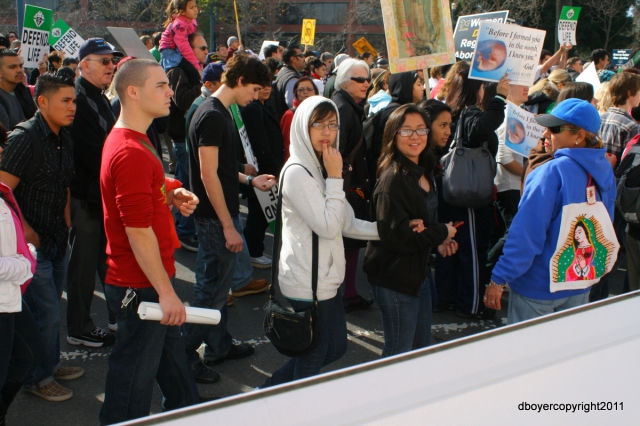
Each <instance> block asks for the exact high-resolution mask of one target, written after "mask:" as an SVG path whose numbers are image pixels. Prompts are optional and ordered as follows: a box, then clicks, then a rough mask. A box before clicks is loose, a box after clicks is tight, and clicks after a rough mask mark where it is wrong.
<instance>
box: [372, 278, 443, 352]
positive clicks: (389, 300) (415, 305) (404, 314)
mask: <svg viewBox="0 0 640 426" xmlns="http://www.w3.org/2000/svg"><path fill="white" fill-rule="evenodd" d="M432 280H433V279H432V278H431V271H429V275H428V276H427V277H426V278H425V279H424V282H423V283H422V286H421V287H420V293H419V295H418V297H415V296H410V295H408V294H404V293H400V292H397V291H394V290H390V289H388V288H385V287H380V286H376V285H373V284H371V291H372V293H373V298H374V299H375V300H376V303H377V304H378V306H379V307H380V313H381V314H382V328H383V329H384V350H383V351H382V358H385V357H388V356H393V355H397V354H401V353H404V352H409V351H411V350H414V349H420V348H426V347H427V346H429V343H431V308H432V294H431V292H432V282H433V281H432Z"/></svg>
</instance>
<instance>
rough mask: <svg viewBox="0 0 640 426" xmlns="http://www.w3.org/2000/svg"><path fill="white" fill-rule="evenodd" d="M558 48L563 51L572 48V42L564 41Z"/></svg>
mask: <svg viewBox="0 0 640 426" xmlns="http://www.w3.org/2000/svg"><path fill="white" fill-rule="evenodd" d="M560 49H562V50H563V51H564V52H568V51H570V50H571V49H573V44H571V43H565V44H563V45H562V46H560Z"/></svg>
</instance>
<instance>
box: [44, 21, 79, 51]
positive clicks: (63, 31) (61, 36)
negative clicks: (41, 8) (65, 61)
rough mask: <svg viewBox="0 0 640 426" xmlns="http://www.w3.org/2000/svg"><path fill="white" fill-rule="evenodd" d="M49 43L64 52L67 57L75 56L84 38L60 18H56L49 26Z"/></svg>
mask: <svg viewBox="0 0 640 426" xmlns="http://www.w3.org/2000/svg"><path fill="white" fill-rule="evenodd" d="M49 43H50V44H51V45H52V46H53V48H54V49H55V50H57V51H63V52H65V53H66V57H67V58H77V57H78V52H79V50H80V46H82V43H84V39H83V38H82V37H80V35H79V34H78V33H77V32H76V31H75V30H74V29H73V28H71V27H70V26H69V24H67V23H66V22H64V21H63V20H62V19H58V20H57V21H56V23H55V24H53V27H52V28H51V37H50V38H49Z"/></svg>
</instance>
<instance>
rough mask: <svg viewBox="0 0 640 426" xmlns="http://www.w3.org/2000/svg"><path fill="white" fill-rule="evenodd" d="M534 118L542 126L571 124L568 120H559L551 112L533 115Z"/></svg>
mask: <svg viewBox="0 0 640 426" xmlns="http://www.w3.org/2000/svg"><path fill="white" fill-rule="evenodd" d="M535 120H536V123H538V124H539V125H541V126H544V127H556V126H563V125H565V124H572V123H569V122H568V121H565V120H561V119H559V118H558V117H556V116H555V115H552V114H544V115H539V116H537V117H535Z"/></svg>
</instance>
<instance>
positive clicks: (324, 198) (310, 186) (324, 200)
mask: <svg viewBox="0 0 640 426" xmlns="http://www.w3.org/2000/svg"><path fill="white" fill-rule="evenodd" d="M342 186H343V180H342V179H327V181H326V189H325V193H324V195H323V194H322V189H321V188H320V185H319V184H318V182H317V181H316V180H315V179H314V178H313V177H311V176H309V174H308V173H307V172H306V170H305V169H303V168H302V167H291V169H290V170H288V171H287V174H286V176H285V183H284V189H283V192H282V195H283V197H285V198H286V199H287V201H288V203H290V204H291V208H292V210H294V211H295V212H296V213H297V214H298V215H299V216H300V217H301V218H302V219H303V220H304V222H305V223H306V224H307V226H309V228H311V230H312V231H313V232H315V233H316V234H318V236H319V237H320V238H324V239H326V240H333V239H335V238H336V237H337V236H338V235H339V234H340V232H341V229H342V225H343V221H344V218H345V205H346V204H347V203H346V200H345V196H344V191H343V190H342ZM352 214H353V212H352Z"/></svg>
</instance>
